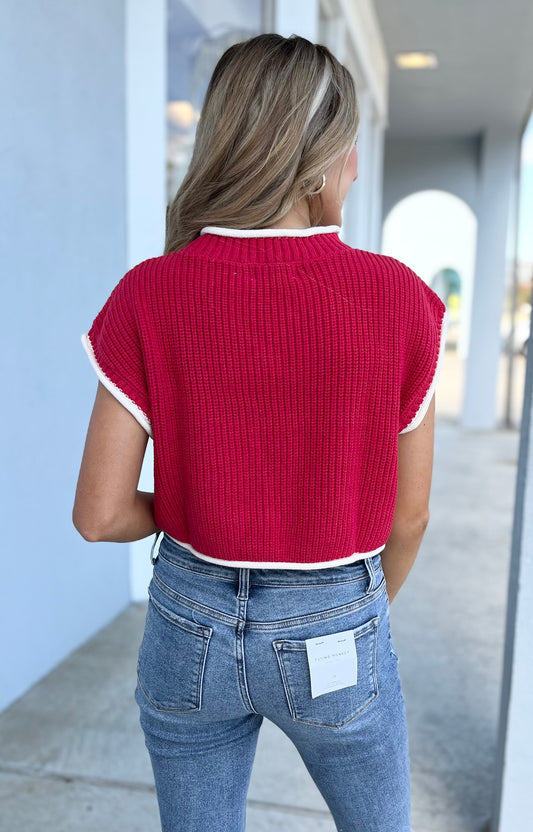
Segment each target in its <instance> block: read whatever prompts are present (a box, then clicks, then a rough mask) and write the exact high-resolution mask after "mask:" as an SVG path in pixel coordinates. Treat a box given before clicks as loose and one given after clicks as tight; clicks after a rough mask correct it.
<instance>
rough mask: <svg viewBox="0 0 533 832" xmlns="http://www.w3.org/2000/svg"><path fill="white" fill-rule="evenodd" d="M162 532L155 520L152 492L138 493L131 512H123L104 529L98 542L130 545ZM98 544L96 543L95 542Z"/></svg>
mask: <svg viewBox="0 0 533 832" xmlns="http://www.w3.org/2000/svg"><path fill="white" fill-rule="evenodd" d="M157 531H160V529H159V527H158V526H157V525H156V522H155V520H154V495H153V492H151V491H137V494H136V495H135V500H134V502H133V505H132V506H131V508H130V509H129V511H123V512H122V513H121V515H120V516H119V517H116V518H115V520H114V521H113V522H112V524H111V525H109V526H108V527H107V528H106V529H103V530H102V532H101V534H99V535H98V538H97V541H98V542H104V541H109V542H112V543H129V542H131V541H134V540H142V538H144V537H148V535H151V534H155V533H156V532H157ZM95 542H96V541H95Z"/></svg>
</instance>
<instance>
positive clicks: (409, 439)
mask: <svg viewBox="0 0 533 832" xmlns="http://www.w3.org/2000/svg"><path fill="white" fill-rule="evenodd" d="M434 425H435V395H433V397H432V399H431V402H430V404H429V407H428V410H427V413H426V415H425V416H424V418H423V420H422V422H421V423H420V424H419V425H418V427H416V428H415V429H414V430H411V431H408V432H407V433H401V434H399V436H398V492H397V496H396V508H395V511H394V520H393V523H392V530H391V533H390V536H389V539H388V540H387V544H386V546H385V548H384V549H383V550H382V552H381V565H382V567H383V572H384V574H385V580H386V583H387V594H388V596H389V603H392V600H393V598H394V597H395V595H396V594H397V593H398V590H399V589H400V587H401V585H402V584H403V582H404V581H405V579H406V578H407V575H408V574H409V571H410V569H411V567H412V565H413V563H414V561H415V558H416V556H417V554H418V550H419V548H420V544H421V542H422V538H423V537H424V533H425V531H426V526H427V524H428V522H429V494H430V490H431V476H432V472H433V444H434Z"/></svg>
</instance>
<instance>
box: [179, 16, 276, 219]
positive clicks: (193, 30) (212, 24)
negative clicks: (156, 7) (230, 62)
mask: <svg viewBox="0 0 533 832" xmlns="http://www.w3.org/2000/svg"><path fill="white" fill-rule="evenodd" d="M261 26H262V3H261V0H168V87H167V89H168V92H167V202H169V203H170V202H172V200H173V199H174V196H175V195H176V191H177V189H178V188H179V186H180V183H181V181H182V180H183V177H184V176H185V173H186V172H187V168H188V166H189V161H190V158H191V154H192V148H193V145H194V136H195V132H196V123H197V121H198V118H199V116H200V109H201V106H202V102H203V99H204V95H205V92H206V90H207V85H208V83H209V79H210V77H211V74H212V72H213V69H214V68H215V64H216V63H217V61H218V59H219V58H220V56H221V55H222V53H223V52H225V50H226V49H227V48H228V47H229V46H231V45H232V44H233V43H238V42H239V41H241V40H246V39H247V38H250V37H253V36H254V35H257V34H259V33H260V32H261Z"/></svg>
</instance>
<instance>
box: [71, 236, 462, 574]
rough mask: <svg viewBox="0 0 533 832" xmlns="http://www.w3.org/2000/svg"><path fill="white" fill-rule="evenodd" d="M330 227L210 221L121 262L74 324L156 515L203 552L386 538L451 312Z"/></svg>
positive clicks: (241, 561)
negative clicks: (145, 464)
mask: <svg viewBox="0 0 533 832" xmlns="http://www.w3.org/2000/svg"><path fill="white" fill-rule="evenodd" d="M339 231H340V228H339V227H338V226H336V225H333V226H322V227H320V226H319V227H315V228H310V229H305V230H299V229H259V230H255V229H254V230H249V231H248V230H247V231H235V230H232V229H227V228H220V227H214V226H208V227H206V228H204V229H202V232H201V234H200V236H199V237H197V238H196V239H195V240H194V241H193V242H192V243H190V244H189V245H187V246H186V247H185V248H183V249H181V250H180V251H177V252H175V253H172V254H167V255H163V256H160V257H154V258H151V259H149V260H145V261H144V262H142V263H139V264H138V265H137V266H135V267H134V268H132V269H131V270H130V271H128V272H127V273H126V274H125V275H124V277H123V278H122V279H121V280H120V281H119V283H118V284H117V285H116V286H115V288H114V289H113V291H112V292H111V295H110V296H109V298H108V300H107V301H106V303H105V304H104V306H103V308H102V309H101V311H100V312H99V313H98V315H97V316H96V318H95V319H94V322H93V324H92V326H91V329H90V330H89V333H88V334H84V335H82V343H83V345H84V347H85V350H86V351H87V354H88V356H89V358H90V360H91V362H92V365H93V367H94V369H95V370H96V373H97V375H98V377H99V379H100V381H101V382H102V383H103V384H104V385H105V386H106V387H107V389H108V390H110V391H111V393H113V395H114V396H115V397H116V398H117V399H118V400H119V401H120V402H121V403H122V404H123V405H124V406H125V407H126V408H127V409H128V410H129V411H130V412H131V413H132V414H133V415H134V416H135V418H136V419H137V420H138V422H139V423H140V424H141V425H142V426H143V427H144V429H145V430H146V431H147V432H148V434H149V435H150V436H151V437H152V438H153V445H154V448H153V449H154V492H155V496H154V514H155V521H156V523H157V525H158V526H159V528H161V529H163V530H164V531H166V532H167V534H168V535H170V536H171V537H172V538H174V540H176V541H177V542H178V543H180V544H181V545H183V546H185V547H186V548H188V549H189V550H190V551H191V552H193V553H194V554H195V555H197V556H198V557H199V558H202V559H204V560H207V561H211V562H214V563H224V564H228V565H231V566H247V567H257V568H280V569H317V568H323V567H325V566H337V565H340V564H343V563H350V562H352V561H355V560H359V559H361V558H364V557H369V556H371V555H374V554H376V553H377V552H379V551H381V550H382V549H383V548H384V546H385V543H386V541H387V538H388V537H389V534H390V531H391V525H392V520H393V514H394V508H395V503H396V492H397V474H398V464H397V463H398V434H399V433H405V432H406V431H409V430H412V429H413V428H415V427H417V425H419V424H420V422H421V421H422V418H423V416H424V414H425V412H426V410H427V408H428V406H429V403H430V400H431V397H432V396H433V393H434V392H435V386H436V383H437V378H438V376H439V373H440V367H441V363H442V356H443V352H444V342H445V337H446V330H447V326H448V314H447V310H446V307H445V305H444V303H443V302H442V301H441V300H440V298H439V297H438V295H437V294H436V293H435V292H433V291H432V289H430V288H429V286H428V285H427V284H426V283H425V282H424V281H423V280H422V279H421V278H420V277H418V275H416V274H415V273H414V272H413V271H412V270H411V269H409V268H408V267H407V266H406V265H404V264H403V263H401V262H400V261H398V260H395V259H394V258H392V257H386V256H384V255H378V254H373V253H371V252H368V251H362V250H359V249H354V248H351V247H350V246H348V245H346V244H345V243H343V242H342V241H341V240H340V238H339V236H338V232H339Z"/></svg>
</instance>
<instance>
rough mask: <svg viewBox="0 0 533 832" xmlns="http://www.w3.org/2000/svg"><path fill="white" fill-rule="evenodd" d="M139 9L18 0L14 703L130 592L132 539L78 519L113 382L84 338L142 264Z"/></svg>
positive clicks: (8, 368)
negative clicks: (91, 442) (134, 136)
mask: <svg viewBox="0 0 533 832" xmlns="http://www.w3.org/2000/svg"><path fill="white" fill-rule="evenodd" d="M124 6H125V4H124V0H93V1H92V2H91V3H86V2H81V0H74V1H73V0H56V1H55V2H54V3H40V2H38V0H27V2H25V3H22V4H21V3H18V2H17V0H6V2H5V3H4V6H3V14H2V26H1V27H0V100H1V101H2V117H1V119H0V147H1V151H2V152H1V153H0V191H1V194H2V200H1V201H2V208H1V215H0V220H1V221H0V248H1V252H2V255H1V263H2V293H1V296H2V302H1V304H0V338H1V340H2V343H1V349H0V362H1V365H0V366H1V373H2V388H3V394H4V395H3V406H2V408H1V419H2V439H1V448H2V450H1V459H0V488H1V494H0V505H1V514H2V547H1V556H0V710H1V709H3V708H5V707H6V706H7V705H9V704H10V703H11V702H12V701H14V700H15V699H16V698H17V697H18V696H20V695H21V694H22V693H24V692H25V691H26V690H27V689H28V687H30V686H31V685H32V684H33V683H34V682H36V681H37V680H38V679H40V678H41V677H42V676H43V675H44V674H46V673H47V672H48V671H49V670H51V669H52V668H53V667H54V666H55V665H56V664H57V663H58V662H60V661H61V660H62V659H64V658H65V657H66V656H67V655H68V654H69V653H70V652H71V651H72V650H74V649H75V648H77V647H78V646H79V645H80V644H82V643H83V642H84V641H85V640H86V639H87V638H88V637H89V636H91V635H92V634H93V633H94V632H96V631H97V630H98V629H100V628H101V627H102V626H104V625H106V624H107V623H108V622H109V621H110V620H111V619H113V618H114V617H115V615H116V614H118V613H119V612H120V611H121V610H122V609H123V608H124V607H125V606H126V605H127V604H128V603H129V546H128V544H116V543H99V544H90V543H87V542H86V541H84V540H83V538H82V537H81V536H80V535H79V534H78V532H77V531H76V530H75V528H74V526H73V525H72V518H71V513H72V506H73V501H74V494H75V487H76V481H77V476H78V471H79V465H80V461H81V454H82V451H83V444H84V441H85V434H86V430H87V426H88V421H89V416H90V412H91V409H92V405H93V401H94V396H95V393H96V384H97V381H96V375H95V374H94V371H93V370H92V368H91V367H90V364H89V361H88V359H87V356H86V355H85V353H84V351H83V349H82V346H81V342H80V335H81V333H82V332H86V331H87V330H88V328H89V326H90V324H91V323H92V320H93V318H94V317H95V315H96V314H97V312H98V311H99V310H100V308H101V306H102V305H103V303H104V301H105V299H106V298H107V296H108V294H109V293H110V292H111V289H112V288H113V286H114V285H115V284H116V283H117V282H118V280H119V279H120V278H121V277H122V275H123V274H124V273H125V271H126V270H127V268H126V229H125V199H126V194H125V190H126V189H125V147H126V141H125V112H124V110H125V99H124V96H125V78H124V72H125V56H124V40H125V20H124V13H125V8H124Z"/></svg>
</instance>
